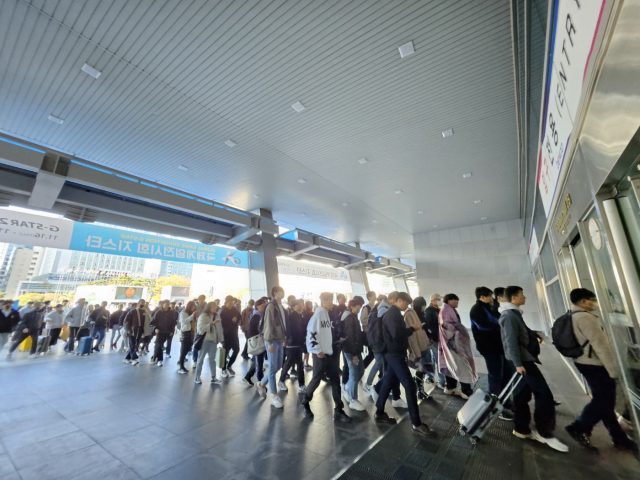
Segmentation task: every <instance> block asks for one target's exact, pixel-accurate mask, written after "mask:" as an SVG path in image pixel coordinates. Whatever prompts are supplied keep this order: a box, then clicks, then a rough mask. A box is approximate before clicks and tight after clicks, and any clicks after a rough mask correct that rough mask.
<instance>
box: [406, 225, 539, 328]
mask: <svg viewBox="0 0 640 480" xmlns="http://www.w3.org/2000/svg"><path fill="white" fill-rule="evenodd" d="M413 244H414V251H415V256H416V270H417V274H418V286H419V288H420V295H422V296H424V297H425V298H427V301H428V298H429V296H430V295H431V294H432V293H439V294H441V295H443V296H444V295H445V294H447V293H455V294H456V295H458V297H460V304H459V306H458V313H459V314H460V318H461V319H462V321H463V323H464V324H465V325H467V326H470V322H469V310H470V309H471V307H472V306H473V304H474V303H475V295H474V290H475V289H476V287H479V286H486V287H489V288H490V289H492V290H493V289H494V288H495V287H507V286H508V285H519V286H520V287H522V288H523V289H524V293H525V295H526V297H527V303H526V305H525V306H524V307H523V309H522V310H523V311H524V312H525V314H524V319H525V321H526V322H527V324H528V325H529V327H531V328H533V329H535V330H541V329H542V327H541V325H542V324H541V322H540V321H541V318H540V312H539V308H538V300H537V298H536V291H535V287H534V281H533V275H532V273H531V264H530V262H529V256H528V254H527V246H526V242H525V240H524V237H523V236H522V220H511V221H508V222H497V223H485V224H483V225H475V226H472V227H462V228H453V229H450V230H440V231H435V232H427V233H419V234H416V235H414V236H413Z"/></svg>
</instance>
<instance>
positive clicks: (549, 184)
mask: <svg viewBox="0 0 640 480" xmlns="http://www.w3.org/2000/svg"><path fill="white" fill-rule="evenodd" d="M604 6H605V0H593V1H590V2H576V1H575V0H557V1H556V5H555V12H554V20H553V27H552V30H551V33H550V34H551V42H550V56H549V62H548V68H547V70H548V74H547V82H546V90H545V107H544V117H543V128H542V138H541V139H540V142H541V143H540V146H539V153H538V188H539V190H540V197H541V199H542V203H543V205H544V210H545V214H546V216H547V217H549V214H550V212H551V206H552V205H553V199H554V196H555V193H556V188H557V186H558V180H559V177H560V171H561V170H562V164H563V163H564V158H565V155H566V151H567V145H568V144H569V139H570V137H571V131H572V130H573V124H574V122H575V120H576V118H575V117H576V114H577V111H578V104H579V103H580V96H581V95H582V88H583V86H584V76H585V74H586V68H587V65H588V64H589V58H590V57H591V53H592V50H593V44H594V42H595V37H596V34H597V33H598V27H599V25H600V20H601V17H602V12H603V10H604Z"/></svg>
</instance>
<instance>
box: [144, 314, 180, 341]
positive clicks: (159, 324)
mask: <svg viewBox="0 0 640 480" xmlns="http://www.w3.org/2000/svg"><path fill="white" fill-rule="evenodd" d="M150 325H151V326H152V327H153V330H154V332H155V330H160V334H163V335H169V334H170V333H173V332H174V331H175V329H176V316H175V314H174V312H173V311H172V310H167V311H166V312H165V311H164V310H158V311H157V312H156V313H155V314H154V315H153V318H152V319H151V324H150Z"/></svg>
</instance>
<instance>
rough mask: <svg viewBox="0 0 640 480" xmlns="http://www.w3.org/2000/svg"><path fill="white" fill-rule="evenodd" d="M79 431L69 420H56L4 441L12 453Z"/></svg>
mask: <svg viewBox="0 0 640 480" xmlns="http://www.w3.org/2000/svg"><path fill="white" fill-rule="evenodd" d="M77 430H78V427H76V426H75V425H74V424H73V423H71V422H70V421H69V420H56V421H54V422H52V423H49V424H45V425H40V426H39V427H36V428H32V429H29V430H20V431H18V432H16V433H14V434H12V435H8V436H6V437H4V438H3V439H2V442H3V443H4V445H5V447H6V449H7V450H8V451H9V452H12V451H14V450H16V449H18V448H21V447H24V446H27V445H33V444H34V443H38V442H42V441H45V440H49V439H51V438H56V437H59V436H61V435H65V434H67V433H71V432H75V431H77Z"/></svg>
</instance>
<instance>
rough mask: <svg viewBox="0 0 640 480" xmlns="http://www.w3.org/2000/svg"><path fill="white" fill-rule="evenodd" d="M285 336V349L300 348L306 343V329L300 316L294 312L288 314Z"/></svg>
mask: <svg viewBox="0 0 640 480" xmlns="http://www.w3.org/2000/svg"><path fill="white" fill-rule="evenodd" d="M285 334H286V337H287V348H294V347H297V348H300V347H302V345H304V342H305V341H306V338H307V329H306V328H305V324H304V320H302V315H300V314H299V313H298V312H296V311H295V310H293V311H292V312H291V313H290V314H289V318H288V320H287V327H286V329H285Z"/></svg>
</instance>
